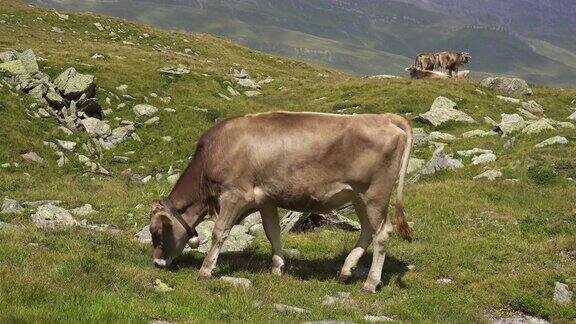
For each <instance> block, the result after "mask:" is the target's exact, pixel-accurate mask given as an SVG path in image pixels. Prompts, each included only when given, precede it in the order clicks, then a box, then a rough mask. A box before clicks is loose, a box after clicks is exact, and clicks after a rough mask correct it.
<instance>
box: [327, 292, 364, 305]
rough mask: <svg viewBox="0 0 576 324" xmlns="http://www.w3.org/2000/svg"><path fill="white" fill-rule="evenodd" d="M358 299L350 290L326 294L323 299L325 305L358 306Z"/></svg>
mask: <svg viewBox="0 0 576 324" xmlns="http://www.w3.org/2000/svg"><path fill="white" fill-rule="evenodd" d="M356 304H357V303H356V301H355V300H354V299H352V296H351V295H350V293H349V292H339V293H337V294H336V296H328V295H327V296H325V297H324V300H323V301H322V305H324V306H334V305H337V306H343V307H354V306H356Z"/></svg>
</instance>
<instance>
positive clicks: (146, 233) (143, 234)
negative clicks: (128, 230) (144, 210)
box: [134, 225, 152, 244]
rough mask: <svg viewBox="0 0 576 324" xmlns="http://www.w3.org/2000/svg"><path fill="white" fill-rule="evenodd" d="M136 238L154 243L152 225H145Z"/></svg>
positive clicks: (143, 241) (145, 242)
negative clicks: (151, 231) (151, 232)
mask: <svg viewBox="0 0 576 324" xmlns="http://www.w3.org/2000/svg"><path fill="white" fill-rule="evenodd" d="M134 236H135V237H136V240H137V241H138V242H140V243H143V244H152V234H150V225H146V226H144V227H143V228H142V229H141V230H140V231H139V232H138V233H136V235H134Z"/></svg>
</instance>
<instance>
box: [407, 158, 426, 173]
mask: <svg viewBox="0 0 576 324" xmlns="http://www.w3.org/2000/svg"><path fill="white" fill-rule="evenodd" d="M424 165H426V161H425V160H423V159H417V158H413V157H411V158H410V160H409V161H408V168H407V170H406V173H407V174H412V173H414V172H417V171H420V170H422V168H424Z"/></svg>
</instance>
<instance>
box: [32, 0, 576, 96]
mask: <svg viewBox="0 0 576 324" xmlns="http://www.w3.org/2000/svg"><path fill="white" fill-rule="evenodd" d="M28 2H30V3H34V4H40V5H44V6H46V7H55V8H58V9H66V10H75V11H90V12H97V13H103V14H107V15H112V16H117V17H122V18H126V19H129V20H135V21H140V22H144V23H147V24H151V25H155V26H159V27H162V28H168V29H184V30H190V31H196V32H206V33H210V34H216V35H222V36H224V37H227V38H230V39H232V40H234V41H235V42H239V43H240V44H243V45H245V46H249V47H251V48H256V49H258V50H261V51H265V52H269V53H275V54H277V55H282V56H288V57H292V58H296V59H298V60H303V61H306V62H311V63H315V64H322V65H325V66H330V67H334V68H337V69H340V70H343V71H346V72H349V73H353V74H356V75H373V74H382V73H387V74H395V75H402V74H404V70H403V69H404V68H405V67H407V66H408V65H410V64H411V63H412V62H413V60H414V57H415V56H416V55H417V54H418V53H421V52H431V51H445V50H450V51H467V52H470V53H472V56H473V59H472V63H471V64H470V66H469V68H470V69H471V70H472V71H475V72H477V73H479V74H480V75H482V72H489V73H500V74H510V75H518V76H521V77H524V78H526V79H528V80H530V81H532V82H536V83H544V84H555V85H572V84H574V82H575V80H576V69H575V68H574V67H572V64H569V63H566V61H567V59H563V58H562V57H558V56H557V55H554V53H550V52H549V51H539V50H537V49H535V48H533V47H531V46H530V41H529V40H527V39H524V38H523V37H521V36H518V35H525V34H523V33H522V32H510V30H515V29H514V28H509V29H506V30H504V28H499V27H500V26H502V24H499V23H495V22H494V21H492V20H487V21H483V20H480V21H476V18H478V17H474V18H475V19H470V18H463V17H461V16H459V15H458V14H453V13H448V11H446V10H437V11H433V10H432V9H430V8H427V9H423V8H421V7H420V6H419V5H415V4H408V3H402V2H400V1H398V0H385V1H373V0H365V1H333V0H318V1H312V2H311V1H303V0H290V1H287V0H283V1H278V0H258V1H246V0H244V1H229V0H219V1H187V0H175V1H159V0H125V1H78V0H59V1H53V0H30V1H28ZM518 7H520V5H518ZM524 9H525V10H527V11H530V10H536V9H534V8H533V7H529V8H524ZM526 20H527V19H526ZM528 21H532V20H528ZM528 24H530V23H527V24H525V25H528ZM516 27H518V28H519V29H522V28H524V29H526V30H530V28H528V27H521V26H516ZM529 37H531V38H537V39H540V40H548V39H547V38H545V37H544V38H543V37H538V36H534V35H532V34H529ZM557 38H558V37H557ZM564 38H566V39H570V37H568V36H565V37H564ZM548 41H549V42H552V41H550V40H548ZM552 43H554V44H556V46H557V47H559V49H560V50H563V51H565V52H568V53H572V54H574V53H573V50H572V49H571V47H570V46H565V45H564V44H565V43H570V41H567V42H560V43H558V42H552ZM486 44H490V46H486Z"/></svg>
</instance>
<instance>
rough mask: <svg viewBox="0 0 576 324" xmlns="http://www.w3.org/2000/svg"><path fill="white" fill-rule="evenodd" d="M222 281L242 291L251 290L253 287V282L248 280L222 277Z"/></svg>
mask: <svg viewBox="0 0 576 324" xmlns="http://www.w3.org/2000/svg"><path fill="white" fill-rule="evenodd" d="M220 281H223V282H225V283H227V284H231V285H233V286H235V287H239V288H242V289H249V288H250V287H252V281H250V280H249V279H246V278H237V277H227V276H222V277H220Z"/></svg>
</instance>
